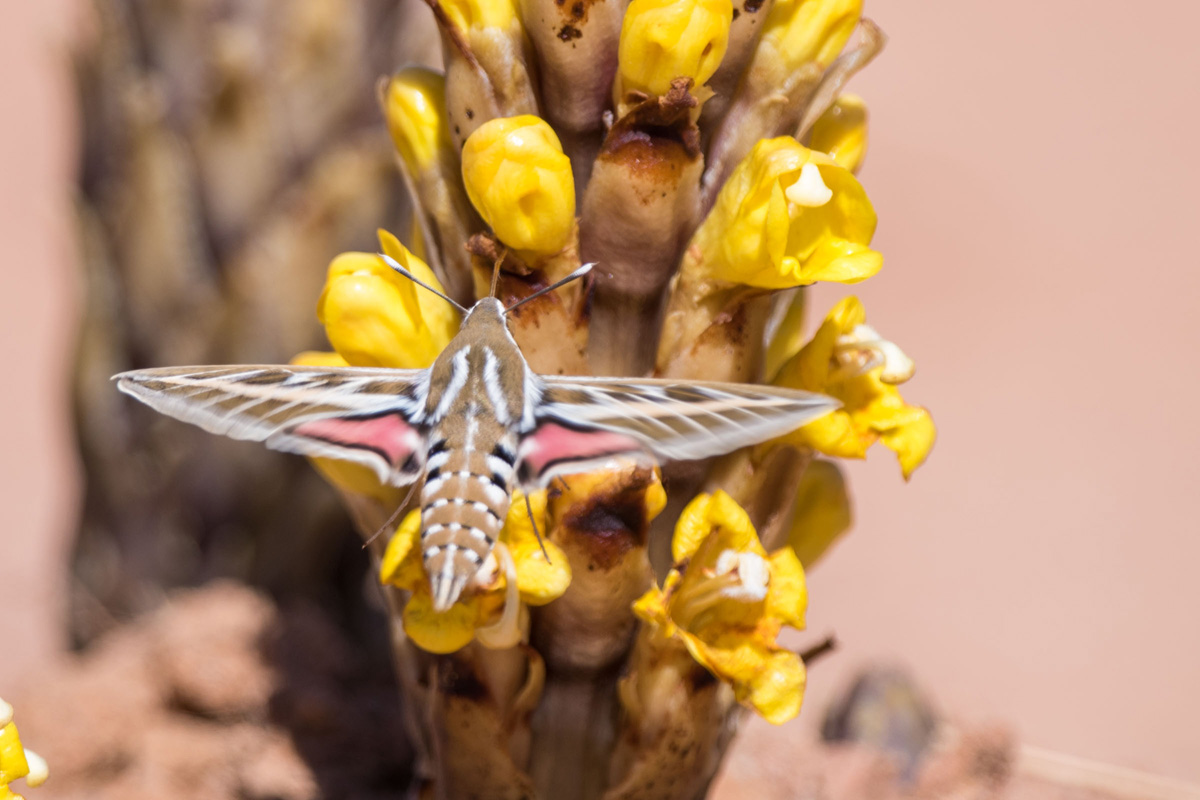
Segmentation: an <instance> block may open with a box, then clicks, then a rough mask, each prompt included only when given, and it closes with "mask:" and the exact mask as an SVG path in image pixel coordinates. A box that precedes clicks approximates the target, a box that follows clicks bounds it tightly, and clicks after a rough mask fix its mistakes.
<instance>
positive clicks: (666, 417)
mask: <svg viewBox="0 0 1200 800" xmlns="http://www.w3.org/2000/svg"><path fill="white" fill-rule="evenodd" d="M429 4H430V6H431V7H432V9H433V12H434V16H435V18H436V20H437V22H438V25H439V27H440V31H441V36H442V44H443V51H444V58H445V71H444V73H439V72H436V71H432V70H429V69H425V68H419V67H409V68H405V69H402V70H400V71H399V72H397V73H395V74H394V75H392V76H391V77H390V78H388V79H386V80H384V81H382V82H381V84H380V87H379V98H380V102H381V105H382V108H383V112H384V116H385V117H386V120H387V124H388V129H389V131H390V133H391V136H392V139H393V142H394V144H395V149H396V154H397V163H398V165H399V167H400V172H401V175H402V176H403V180H404V182H405V185H406V186H407V187H408V189H409V191H410V193H411V195H412V197H413V199H414V202H415V206H416V211H415V216H414V220H413V228H412V231H411V235H410V238H409V246H408V247H406V246H405V245H403V244H401V242H400V241H399V239H397V238H396V237H395V236H393V235H392V234H390V233H387V232H384V231H380V233H379V240H380V254H378V255H376V254H374V253H344V254H342V255H340V256H338V257H337V258H335V259H334V260H333V262H332V263H331V264H330V266H329V270H328V275H327V278H326V282H325V286H324V289H323V291H322V292H321V295H320V298H319V301H318V306H317V313H318V317H319V319H320V321H321V322H322V323H323V325H324V327H325V331H326V333H327V336H328V339H329V342H330V344H331V345H332V348H333V352H329V353H318V352H308V353H303V354H300V355H299V356H297V357H296V358H295V360H294V362H293V364H294V365H295V367H294V368H293V369H291V370H290V371H289V369H288V368H282V367H281V368H271V367H264V368H224V369H223V370H221V371H219V372H213V371H210V372H206V373H196V372H186V371H185V370H163V371H149V372H147V373H146V374H142V375H139V374H137V373H134V374H132V375H126V376H123V377H124V380H123V382H122V387H123V388H125V389H126V390H127V391H130V392H131V393H134V394H136V395H138V396H139V397H140V398H142V399H145V400H146V401H147V402H150V403H151V404H152V405H155V406H156V407H158V408H160V410H165V411H167V412H168V413H171V414H174V415H176V416H180V417H182V418H184V419H187V420H189V421H193V422H197V423H198V424H201V425H203V426H205V427H207V428H208V429H210V430H215V431H217V432H222V433H228V434H229V435H233V436H236V437H238V438H255V439H259V440H265V441H266V442H267V443H268V444H269V445H271V446H274V447H277V448H279V449H286V450H291V451H293V452H301V453H304V454H306V455H308V456H310V457H311V458H312V460H313V462H314V464H315V466H316V467H317V469H318V470H320V472H321V473H322V475H324V476H325V477H326V478H327V479H328V480H329V482H330V483H332V484H333V485H334V486H335V487H336V488H337V489H338V490H339V492H340V493H341V495H342V496H343V498H344V499H345V501H346V504H347V505H348V507H349V508H350V510H351V512H352V514H353V515H354V518H355V521H356V524H357V525H358V527H359V529H360V530H361V532H362V533H363V535H364V536H365V537H366V538H367V540H368V542H369V543H370V547H371V551H372V553H373V554H374V556H375V558H376V563H377V565H378V569H379V579H380V582H381V584H382V586H383V588H384V592H385V595H386V598H387V601H388V606H389V611H390V614H391V619H392V633H393V642H394V649H395V657H396V663H397V669H398V674H399V676H400V681H401V684H402V687H403V690H404V693H405V698H406V704H405V708H404V713H405V714H406V719H407V722H408V728H409V732H410V735H411V736H412V738H413V741H414V745H415V747H416V751H417V758H418V763H417V774H418V776H419V780H420V781H421V787H420V791H421V795H420V796H423V797H424V796H430V797H432V796H444V797H553V798H563V797H580V798H606V800H615V799H616V798H634V797H636V798H664V800H666V799H667V798H695V797H701V796H703V795H704V794H705V792H706V790H707V787H708V784H709V782H710V781H711V779H712V776H713V775H714V773H715V771H716V769H717V767H718V765H719V762H720V759H721V756H722V754H723V752H724V750H725V749H726V747H727V745H728V744H729V741H730V739H731V734H732V732H733V731H734V729H735V727H736V722H737V719H738V717H739V715H740V714H741V713H742V712H743V709H749V710H751V711H753V712H755V713H758V714H760V715H762V716H763V717H764V718H765V719H767V720H768V721H770V722H772V723H782V722H785V721H787V720H789V719H791V718H793V717H794V716H796V714H797V713H799V710H800V707H801V703H802V699H803V695H804V686H805V667H804V664H803V663H802V660H801V658H800V656H799V655H797V654H796V653H794V652H792V651H790V650H788V649H786V648H785V647H783V646H782V645H781V644H780V643H779V641H778V636H779V634H780V632H781V630H782V629H783V628H784V627H785V626H787V627H791V628H797V629H803V627H804V615H805V609H806V606H807V591H806V588H805V580H804V569H805V567H811V566H812V564H813V563H814V562H815V561H816V560H817V559H818V558H820V557H821V556H822V554H823V553H824V552H825V550H826V549H827V548H828V547H829V545H830V544H831V543H832V542H833V541H834V540H835V539H836V538H837V537H838V536H840V535H841V534H842V533H844V532H845V530H846V529H847V528H848V527H849V525H850V503H849V500H848V497H847V492H846V484H845V480H844V478H843V476H842V473H841V471H840V470H839V468H838V466H837V463H836V461H833V460H829V459H839V458H863V457H865V455H866V452H867V450H868V449H869V448H870V447H871V445H873V444H874V443H875V442H881V443H882V444H883V445H884V446H885V447H886V448H888V449H891V450H893V451H894V452H895V453H896V454H897V456H898V458H899V462H900V467H901V470H902V473H903V475H904V477H905V478H906V479H907V478H908V477H909V476H911V474H912V472H913V471H914V470H915V469H916V468H917V467H918V466H920V464H921V463H922V462H923V461H924V460H925V458H926V456H927V455H928V454H929V451H930V449H931V448H932V446H933V442H934V438H935V429H934V425H933V422H932V420H931V418H930V415H929V413H928V412H927V411H926V410H925V409H923V408H920V407H918V406H912V405H909V404H908V403H907V402H906V401H905V400H904V398H903V397H902V396H901V394H900V389H899V386H900V385H901V384H903V383H904V382H905V381H907V380H908V379H909V378H911V377H912V375H913V371H914V365H913V362H912V361H911V360H910V359H909V358H908V357H907V356H906V355H905V354H904V353H903V351H902V350H901V349H900V348H899V347H898V346H897V345H895V344H893V343H892V342H890V341H888V340H886V339H884V338H883V337H882V335H881V334H880V333H878V332H877V331H876V330H875V329H874V328H872V327H871V326H869V325H868V324H867V322H866V312H865V311H864V309H863V307H862V304H861V303H860V302H859V301H858V300H857V299H856V298H854V297H847V298H846V299H844V300H842V301H841V302H840V303H838V304H837V305H836V306H835V307H834V308H833V309H832V310H831V311H830V312H829V314H828V315H827V316H826V318H825V320H824V322H823V323H821V325H820V326H819V327H818V329H817V331H816V333H815V334H814V335H812V337H811V338H806V336H805V334H804V316H805V301H806V296H805V292H804V287H806V286H808V285H811V284H813V283H816V282H818V281H825V282H836V283H844V284H852V283H857V282H860V281H863V280H865V279H867V278H870V277H872V276H873V275H875V274H876V273H877V272H878V271H879V270H880V268H881V266H882V263H883V258H882V256H881V254H880V253H878V252H877V251H875V250H873V249H871V239H872V235H873V233H874V230H875V225H876V216H875V210H874V208H873V207H872V205H871V202H870V200H869V198H868V196H867V193H866V191H865V189H864V188H863V185H862V184H861V183H860V182H859V180H858V178H857V177H856V174H857V171H858V169H859V167H860V166H861V164H862V160H863V157H864V154H865V151H866V141H867V134H866V129H867V124H866V120H867V115H866V108H865V105H864V104H863V101H862V100H861V99H859V98H857V97H853V96H851V95H846V94H843V93H842V88H843V87H844V85H845V83H846V82H847V80H848V79H849V78H850V77H851V76H852V75H853V74H854V73H855V72H856V71H857V70H859V69H861V68H862V67H863V66H864V65H865V64H866V63H867V62H869V61H870V60H871V59H872V58H873V57H874V56H875V54H876V53H877V52H878V51H879V49H880V48H881V47H882V44H883V36H882V34H881V32H880V31H879V29H878V28H877V27H875V26H874V25H873V24H872V23H871V22H870V21H869V20H866V19H863V18H862V16H861V12H862V9H861V3H858V2H846V0H774V2H772V0H765V2H760V0H746V1H745V2H744V3H742V4H741V5H740V6H738V7H735V6H734V5H733V4H731V3H730V1H729V0H632V2H629V3H624V2H621V0H580V2H574V3H572V2H571V1H570V0H522V2H520V3H515V2H513V1H512V0H429ZM585 262H594V263H595V264H596V265H597V266H596V267H595V269H594V270H593V271H592V272H591V274H590V276H589V277H588V278H586V279H584V280H568V279H570V278H574V277H578V276H579V275H581V274H582V273H583V272H584V271H585V270H583V269H581V267H582V265H584V263H585ZM418 281H419V282H420V283H421V284H424V288H423V287H422V286H420V285H418V284H417V282H418ZM559 282H564V283H563V284H562V285H561V286H560V287H558V288H552V287H554V286H555V285H556V284H558V283H559ZM437 293H444V294H445V295H446V297H445V298H441V297H438V296H437ZM489 297H494V298H495V300H489V299H487V298H489ZM480 298H484V299H482V300H481V299H480ZM477 301H478V302H477ZM526 301H527V302H526ZM476 302H477V304H476V305H475V306H474V308H471V310H470V311H469V313H466V312H467V308H470V307H471V305H472V303H476ZM502 309H503V310H507V315H506V316H496V315H499V314H501V311H502ZM464 313H465V316H464ZM488 315H491V316H490V317H489V316H488ZM485 318H486V319H491V320H492V322H486V320H485ZM481 320H485V321H482V322H481ZM496 320H499V322H496ZM485 322H486V324H485ZM489 326H490V327H489ZM460 330H461V331H462V333H460ZM504 331H507V333H503V332H504ZM505 337H508V338H507V339H505ZM505 341H507V342H510V343H511V344H512V347H513V348H516V350H515V351H513V352H518V351H519V354H520V356H512V358H514V359H516V358H520V357H521V356H523V358H524V361H525V362H527V364H528V370H527V371H525V372H519V373H516V372H512V371H511V370H512V369H515V368H514V367H511V366H510V363H513V364H515V363H516V361H511V362H510V361H506V360H504V359H503V358H502V356H501V355H498V354H502V353H504V352H508V351H507V350H505V348H507V347H508V346H509V345H508V344H505ZM452 342H453V344H452ZM448 347H449V349H447V348H448ZM444 353H445V354H447V355H446V357H444V358H439V357H440V356H442V355H443V354H444ZM505 358H507V357H505ZM346 367H361V368H376V369H375V370H373V371H370V372H367V371H364V372H348V371H345V370H344V368H346ZM379 368H382V369H379ZM393 370H394V372H393ZM514 374H519V375H524V376H525V377H524V378H523V379H520V380H517V379H513V378H512V376H513V375H514ZM531 374H532V375H533V377H529V375H531ZM354 376H365V377H354ZM537 376H543V377H542V378H538V377H537ZM558 376H583V377H558ZM588 376H595V377H596V378H604V377H619V378H622V379H627V381H626V380H622V381H618V382H611V381H610V382H605V381H603V380H594V379H591V378H589V377H588ZM356 381H357V382H356ZM472 381H474V383H471V382H472ZM656 381H657V382H656ZM712 382H721V383H712ZM232 383H238V384H240V387H239V388H238V389H237V390H236V391H235V390H232V389H229V385H230V384H232ZM733 384H740V385H742V386H741V388H738V387H737V386H734V385H733ZM745 384H751V385H752V386H745ZM470 386H474V387H476V388H475V389H474V391H477V392H478V397H480V398H485V399H486V404H487V405H488V408H489V409H491V412H494V413H493V414H492V415H491V416H487V415H481V414H480V413H479V404H478V403H476V402H474V401H471V400H470V399H469V397H468V393H469V392H470V391H473V390H472V389H470V388H469V387H470ZM264 387H265V388H264ZM464 387H468V388H464ZM284 390H286V391H287V392H290V394H279V393H278V392H283V391H284ZM272 392H276V394H272ZM385 395H386V397H387V399H388V402H390V403H391V405H387V406H386V407H385V406H384V405H380V402H382V401H380V400H378V398H380V397H381V396H385ZM163 398H166V399H163ZM264 398H265V399H264ZM463 398H467V399H463ZM829 398H832V400H830V399H829ZM834 401H836V402H834ZM460 402H461V403H463V405H461V407H460V405H459V403H460ZM480 402H483V401H480ZM197 403H207V404H208V405H209V406H210V407H209V408H208V409H206V410H204V411H197V410H195V407H194V406H195V404H197ZM189 404H191V405H189ZM322 404H326V405H322ZM297 406H300V407H303V408H304V409H307V410H308V412H312V410H313V409H314V408H317V409H318V413H315V414H314V413H309V416H303V415H302V414H300V413H299V412H297V411H296V410H295V409H296V407H297ZM677 406H678V407H680V408H683V407H685V406H686V409H685V410H679V409H677V408H676V407H677ZM599 407H604V411H603V412H601V411H598V410H597V408H599ZM321 409H324V410H321ZM306 413H307V412H306ZM535 417H536V418H535ZM772 419H774V420H775V421H774V422H771V420H772ZM764 420H766V422H764ZM780 420H782V421H780ZM281 421H286V422H287V424H286V425H284V424H283V422H281ZM276 423H279V424H276ZM493 423H495V424H493ZM801 423H803V424H801ZM497 425H498V427H497ZM456 426H457V427H456ZM489 426H491V427H489ZM547 431H548V432H549V433H547ZM706 437H707V438H711V439H713V440H714V441H716V440H719V446H717V445H716V444H712V443H709V444H706V445H703V446H701V445H698V444H696V442H697V441H698V440H706ZM480 442H486V443H487V446H486V447H483V446H482V445H480ZM644 450H648V451H649V452H651V453H653V454H655V455H656V456H657V457H656V458H646V457H645V455H644V452H643V451H644ZM730 451H732V452H730ZM581 453H582V454H585V455H586V457H583V456H581ZM722 453H724V455H719V454H722ZM718 455H719V457H716V456H718ZM818 455H820V456H825V457H826V458H820V459H819V458H817V456H818ZM675 459H679V460H675ZM410 484H411V489H410V488H409V485H410ZM517 484H520V486H521V489H515V486H516V485H517ZM510 498H511V503H510V502H509V500H510ZM472 514H474V515H476V516H475V517H471V516H470V515H472ZM468 519H470V520H471V521H466V520H468ZM396 520H399V523H398V524H395V521H396ZM472 537H474V539H472Z"/></svg>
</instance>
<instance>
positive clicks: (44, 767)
mask: <svg viewBox="0 0 1200 800" xmlns="http://www.w3.org/2000/svg"><path fill="white" fill-rule="evenodd" d="M24 750H25V763H26V764H28V765H29V774H28V775H26V776H25V784H26V785H27V786H29V787H31V788H34V789H36V788H37V787H39V786H41V785H42V784H43V783H45V782H46V779H47V778H49V777H50V765H49V764H47V763H46V759H44V758H42V757H41V756H39V755H38V754H37V753H35V752H33V751H32V750H30V749H29V748H28V747H26V748H24Z"/></svg>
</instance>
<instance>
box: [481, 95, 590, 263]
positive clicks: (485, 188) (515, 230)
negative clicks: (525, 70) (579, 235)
mask: <svg viewBox="0 0 1200 800" xmlns="http://www.w3.org/2000/svg"><path fill="white" fill-rule="evenodd" d="M462 162H463V163H462V174H463V182H464V183H465V184H466V187H467V196H468V197H470V198H471V203H472V204H473V205H474V206H475V208H476V209H477V210H478V211H479V214H480V216H482V217H483V218H484V220H486V221H487V223H488V225H490V226H492V230H493V231H495V233H496V236H497V237H498V238H499V239H500V241H501V242H503V243H504V244H506V245H508V246H509V247H511V248H513V249H515V250H518V251H522V252H528V253H532V254H534V255H538V256H547V255H552V254H554V253H557V252H558V251H560V250H562V249H563V247H565V246H566V244H567V242H568V240H569V239H570V237H571V234H572V232H573V231H574V229H575V182H574V179H573V178H572V176H571V160H570V159H569V158H567V157H566V156H565V155H563V151H562V145H561V144H560V143H559V141H558V136H556V135H555V133H554V130H553V129H552V128H551V127H550V126H549V125H547V124H546V123H545V122H544V121H543V120H541V119H540V118H538V117H535V116H532V115H529V114H525V115H523V116H519V117H504V118H501V119H493V120H491V121H489V122H486V123H484V124H483V125H481V126H479V129H478V130H476V131H475V132H474V133H472V134H471V135H470V137H468V138H467V142H466V144H465V145H464V146H463V152H462Z"/></svg>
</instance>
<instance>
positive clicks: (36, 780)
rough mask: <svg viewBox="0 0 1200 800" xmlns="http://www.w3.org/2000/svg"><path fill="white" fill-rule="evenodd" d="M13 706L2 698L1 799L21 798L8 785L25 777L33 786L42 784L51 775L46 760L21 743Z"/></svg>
mask: <svg viewBox="0 0 1200 800" xmlns="http://www.w3.org/2000/svg"><path fill="white" fill-rule="evenodd" d="M12 718H13V708H12V706H10V705H9V704H8V703H6V702H4V700H0V800H7V798H17V799H18V800H19V798H20V797H21V796H20V795H19V794H16V793H15V792H13V791H12V790H11V789H10V788H8V785H9V784H10V783H12V782H13V781H16V780H20V779H21V778H24V779H25V783H27V784H29V785H30V786H31V787H37V786H41V785H42V784H43V783H45V781H46V779H47V778H48V777H49V776H50V773H49V770H48V769H47V767H46V762H45V761H44V760H43V759H42V758H41V757H40V756H39V755H37V753H34V752H33V751H32V750H27V749H25V747H24V746H23V745H22V744H21V736H20V734H18V733H17V726H16V725H15V724H14V723H13V721H12Z"/></svg>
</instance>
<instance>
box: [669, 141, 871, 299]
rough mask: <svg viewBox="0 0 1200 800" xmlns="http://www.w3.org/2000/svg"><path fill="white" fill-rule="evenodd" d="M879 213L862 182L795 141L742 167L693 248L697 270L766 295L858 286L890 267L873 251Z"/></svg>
mask: <svg viewBox="0 0 1200 800" xmlns="http://www.w3.org/2000/svg"><path fill="white" fill-rule="evenodd" d="M875 221H876V219H875V209H874V208H872V206H871V201H870V200H869V199H868V198H867V193H866V192H865V191H864V190H863V188H862V185H861V184H860V183H859V182H858V180H857V179H856V178H855V177H854V175H852V174H851V173H850V171H849V170H847V169H846V168H845V167H842V166H841V165H839V164H838V163H837V162H835V161H834V160H833V159H832V158H830V157H829V156H827V155H825V154H824V153H819V152H816V151H813V150H809V149H808V148H806V147H804V146H802V145H801V144H799V143H798V142H797V141H796V140H795V139H793V138H791V137H790V136H781V137H779V138H776V139H765V140H763V141H760V142H759V143H758V144H756V145H755V146H754V149H753V150H752V151H751V152H750V155H749V156H747V157H746V159H745V160H744V161H742V163H741V164H739V165H738V166H737V168H736V169H734V171H733V173H732V174H731V175H730V176H729V180H728V181H727V182H726V184H725V186H724V187H723V188H722V189H721V192H720V194H719V195H718V196H717V201H716V203H715V204H714V206H713V209H712V211H710V212H709V214H708V217H706V218H705V220H704V222H703V223H702V224H701V225H700V228H699V229H698V230H697V231H696V234H695V235H694V236H693V237H692V242H691V245H690V246H689V260H691V261H692V264H691V269H693V270H699V271H700V272H701V273H702V275H704V276H707V277H708V278H711V279H715V280H719V281H725V282H728V283H739V284H746V285H749V286H756V287H759V288H763V289H784V288H788V287H791V286H805V285H808V284H810V283H814V282H816V281H836V282H838V283H857V282H858V281H861V280H865V279H866V278H869V277H871V276H872V275H874V274H875V273H876V272H878V271H879V268H880V267H881V266H882V265H883V256H881V255H880V254H879V253H877V252H876V251H874V250H872V249H871V248H870V247H869V246H868V245H869V244H870V242H871V237H872V236H873V235H874V233H875Z"/></svg>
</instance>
